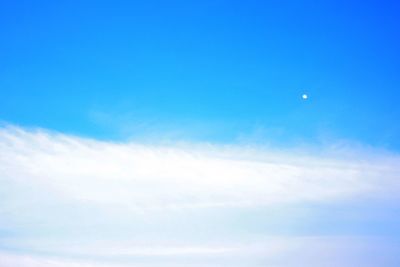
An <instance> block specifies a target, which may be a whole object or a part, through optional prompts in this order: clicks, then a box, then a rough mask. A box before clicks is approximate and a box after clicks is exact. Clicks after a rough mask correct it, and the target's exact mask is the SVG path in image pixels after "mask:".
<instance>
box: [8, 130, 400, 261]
mask: <svg viewBox="0 0 400 267" xmlns="http://www.w3.org/2000/svg"><path fill="white" fill-rule="evenodd" d="M0 172H1V177H0V217H1V221H0V249H1V248H3V249H7V250H11V251H14V250H16V251H20V250H22V251H26V252H27V253H28V252H32V253H33V252H35V253H53V254H54V255H75V256H76V255H80V256H82V255H87V256H90V257H99V256H102V257H111V258H114V259H115V258H118V257H158V256H160V257H165V256H171V257H172V256H173V257H178V258H179V257H188V256H190V257H195V256H196V255H197V256H196V257H202V258H204V257H205V255H207V257H217V256H216V255H218V257H226V255H228V254H229V255H240V253H244V252H243V251H247V252H246V253H247V254H246V255H250V254H251V253H253V252H254V253H255V251H258V249H259V247H260V246H258V245H257V247H254V246H253V245H251V242H250V243H249V244H250V245H243V244H241V243H242V242H241V241H243V240H249V239H252V238H251V237H250V235H249V236H246V234H243V233H241V232H240V231H236V232H235V230H233V231H231V232H230V233H229V235H230V238H228V239H230V240H236V241H235V242H236V243H235V242H234V243H229V242H226V240H227V239H226V238H225V239H226V240H225V241H223V242H222V241H221V242H215V240H216V239H215V238H213V235H215V232H213V230H212V229H211V228H213V225H212V224H213V222H214V224H218V223H216V222H215V220H213V219H212V218H213V217H216V216H217V217H218V216H219V217H218V218H220V219H221V218H223V217H224V216H228V215H226V214H231V213H232V210H233V209H238V210H241V211H242V212H243V211H246V210H251V209H266V210H273V209H275V208H278V209H280V207H282V206H285V205H286V206H288V205H292V206H293V205H297V206H307V205H315V204H321V203H322V204H323V203H348V202H349V201H355V200H360V199H368V200H369V201H371V200H376V201H386V203H391V202H396V201H397V200H398V196H399V192H400V182H399V179H398V177H399V176H398V174H399V173H400V157H399V156H398V155H396V154H392V153H389V152H385V151H380V150H374V149H366V148H360V147H358V148H356V149H355V148H353V147H352V146H344V147H340V148H338V147H335V146H330V147H325V148H318V149H316V148H312V149H311V148H304V147H301V148H293V149H291V150H288V149H286V150H279V149H276V148H275V149H274V148H267V147H255V146H246V145H217V144H206V143H170V144H168V145H165V144H164V145H160V144H149V143H147V144H141V143H113V142H105V141H97V140H93V139H85V138H80V137H76V136H70V135H65V134H61V133H55V132H49V131H46V130H40V129H35V130H32V129H24V128H19V127H15V126H6V127H3V128H1V129H0ZM160 214H161V215H160ZM199 214H200V215H199ZM204 214H206V215H204ZM224 214H225V215H224ZM255 220H257V218H256V219H255ZM260 220H261V219H260ZM268 220H269V221H273V220H274V219H273V218H272V217H271V218H269V219H268ZM303 220H306V219H304V217H303ZM207 221H210V222H207ZM238 223H240V222H238ZM278 223H279V222H278ZM281 223H285V222H284V221H282V222H281ZM301 223H302V222H299V224H301ZM303 223H304V222H303ZM202 224H203V225H202ZM255 224H257V223H253V226H254V225H255ZM188 225H189V226H188ZM200 225H202V226H200ZM204 225H205V226H204ZM214 226H215V225H214ZM188 227H189V228H188ZM247 227H249V225H246V222H242V225H240V226H238V227H237V228H236V229H238V228H244V229H246V228H247ZM188 229H189V230H188ZM220 229H222V230H221V232H223V231H224V230H223V228H220ZM197 230H198V231H199V232H198V233H196V234H197V235H196V234H193V232H194V231H197ZM221 235H222V234H221ZM235 235H237V237H235ZM193 236H196V238H193ZM243 236H244V239H243V240H242V238H243ZM223 239H224V238H221V240H223ZM210 240H212V241H210ZM252 240H253V239H252ZM296 240H298V239H293V238H291V239H289V241H288V240H285V242H284V244H285V245H284V248H285V249H287V248H288V247H290V246H293V244H298V245H299V244H300V243H301V242H305V241H304V240H302V241H301V242H300V243H299V242H298V241H296ZM330 240H334V239H330ZM128 241H129V242H128ZM253 241H254V240H253ZM256 241H257V240H256ZM101 242H103V243H102V244H104V245H98V244H99V243H101ZM127 242H128V243H127ZM257 242H258V241H257ZM307 242H308V241H307ZM307 242H305V243H304V244H305V245H304V246H307V244H306V243H307ZM324 242H325V241H324ZM346 242H347V241H343V240H341V241H340V242H339V243H340V245H343V244H345V243H346ZM267 243H268V242H267ZM314 243H315V242H314V241H313V244H314ZM328 243H329V242H328ZM85 244H87V245H85ZM94 244H97V245H94ZM121 244H123V245H121ZM271 244H272V243H269V245H268V249H267V250H265V246H266V243H265V242H264V241H263V243H262V245H261V247H262V248H263V249H262V253H261V254H262V255H265V253H266V251H275V250H274V249H273V248H272V247H273V246H272V245H271ZM273 244H274V246H275V247H274V248H275V249H276V245H277V244H282V242H281V241H279V242H278V241H277V239H274V242H273ZM324 244H325V243H324ZM357 244H359V243H357ZM314 245H315V244H314ZM296 246H297V245H296ZM299 246H301V245H299ZM357 246H358V245H357ZM278 247H279V246H278ZM315 247H318V245H315ZM337 247H339V245H338V246H337ZM328 249H329V250H330V248H328ZM361 250H362V249H361ZM240 251H241V252H240ZM296 251H297V250H296ZM299 251H301V249H300V250H299ZM289 252H290V250H289ZM289 252H288V253H289ZM249 253H250V254H249ZM299 253H300V252H299ZM261 254H260V255H261ZM339 254H340V253H339ZM199 255H200V256H199ZM213 255H214V256H213ZM224 255H225V256H224ZM251 255H252V254H251ZM260 255H259V254H257V256H254V257H256V258H260V257H261V256H260ZM21 257H22V258H21ZM26 257H28V258H26ZM29 257H31V256H18V255H14V256H13V254H12V253H11V254H7V253H5V252H4V253H3V254H1V255H0V260H2V261H3V262H14V261H19V260H22V261H23V262H25V263H26V262H28V263H27V264H25V265H24V264H22V263H21V264H19V263H18V264H17V265H18V266H24V267H25V266H29V267H30V266H36V265H35V264H36V263H34V262H35V261H40V259H39V260H38V259H36V258H34V256H32V257H33V258H29ZM40 257H42V256H40ZM246 257H247V256H246ZM246 257H245V258H246ZM249 257H250V256H249ZM250 258H251V257H250ZM260 260H262V257H261V258H260ZM212 261H213V260H212V258H211V260H210V261H209V263H210V262H212ZM57 264H58V265H57ZM57 264H53V265H48V266H67V265H65V264H64V263H57ZM63 264H64V265H63ZM3 265H4V266H12V265H13V264H11V263H10V264H8V265H7V264H3ZM37 265H38V266H39V265H40V266H47V265H46V264H37ZM70 266H75V265H70ZM76 266H91V265H84V264H83V265H76ZM96 266H97V265H96ZM207 266H210V264H207ZM247 266H249V264H248V265H247ZM275 266H294V265H290V264H286V265H285V264H283V263H282V264H281V265H279V264H276V265H275ZM315 266H320V265H315ZM349 266H351V265H349Z"/></svg>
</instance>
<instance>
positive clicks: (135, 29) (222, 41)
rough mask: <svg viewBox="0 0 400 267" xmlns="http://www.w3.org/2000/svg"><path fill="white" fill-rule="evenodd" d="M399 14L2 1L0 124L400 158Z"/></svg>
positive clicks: (379, 5)
mask: <svg viewBox="0 0 400 267" xmlns="http://www.w3.org/2000/svg"><path fill="white" fill-rule="evenodd" d="M399 12H400V4H398V3H396V1H246V2H243V1H57V2H54V1H2V3H1V4H0V58H1V64H0V92H1V97H0V119H1V120H3V121H4V122H6V123H15V124H19V125H23V126H39V127H44V128H50V129H54V130H60V131H64V132H69V133H74V134H78V135H84V136H95V137H98V138H106V139H126V138H129V137H131V136H135V135H139V136H140V135H142V134H141V132H146V133H148V132H156V133H157V134H161V135H162V133H163V132H179V137H182V138H187V139H193V138H194V139H201V140H206V141H216V142H221V141H222V142H232V141H234V140H236V139H237V138H238V136H242V135H245V136H246V135H249V136H252V135H254V132H256V133H259V132H261V134H260V135H261V139H263V138H265V139H272V140H270V141H273V142H278V141H279V142H280V141H284V142H286V141H296V140H302V141H306V142H313V140H315V139H318V138H324V136H329V137H333V138H338V139H351V140H356V141H358V142H362V143H366V144H371V145H374V146H384V147H388V148H390V149H400V141H399V140H400V138H399V135H400V126H399V125H400V124H399V123H398V118H399V117H400V105H399V104H398V103H399V100H400V93H399V87H400V76H399V75H398V72H399V69H400V50H399V49H398V48H399V47H400V37H399V36H400V34H399V31H400V30H399V27H400V18H399V16H398V14H399ZM304 92H306V93H308V94H309V96H310V98H309V100H308V101H306V102H305V101H302V100H301V97H300V96H301V94H302V93H304ZM126 124H128V125H130V124H132V125H131V126H130V127H126ZM139 125H140V126H139ZM182 125H184V126H186V127H188V128H192V129H195V130H193V132H194V133H193V132H188V131H186V132H185V131H183V130H182V129H180V128H182ZM321 136H322V137H321Z"/></svg>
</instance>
